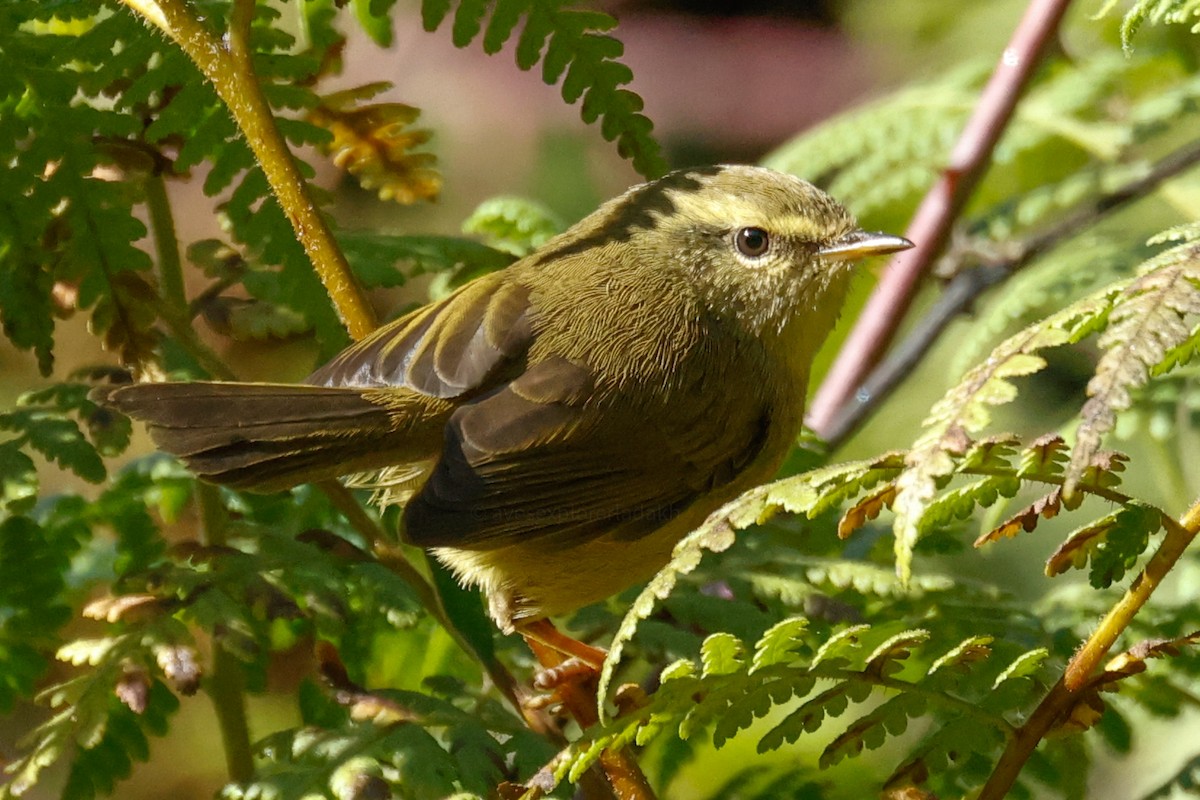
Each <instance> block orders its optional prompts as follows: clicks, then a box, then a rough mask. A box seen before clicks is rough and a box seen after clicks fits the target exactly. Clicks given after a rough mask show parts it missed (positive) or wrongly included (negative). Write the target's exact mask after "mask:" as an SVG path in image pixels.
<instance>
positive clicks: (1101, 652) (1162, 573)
mask: <svg viewBox="0 0 1200 800" xmlns="http://www.w3.org/2000/svg"><path fill="white" fill-rule="evenodd" d="M1166 522H1168V523H1169V524H1168V525H1167V533H1166V536H1165V537H1164V538H1163V542H1162V544H1161V545H1159V547H1158V550H1156V551H1155V552H1154V555H1152V556H1151V557H1150V560H1149V561H1147V562H1146V566H1145V568H1144V569H1143V570H1142V571H1141V573H1140V574H1139V575H1138V577H1137V578H1136V579H1135V580H1134V582H1133V583H1132V584H1131V585H1130V587H1129V590H1128V591H1127V592H1126V593H1125V596H1124V597H1122V598H1121V600H1120V602H1118V603H1117V604H1116V605H1115V606H1113V608H1112V610H1111V611H1109V612H1108V615H1107V616H1105V618H1104V620H1103V621H1102V622H1101V623H1100V625H1099V626H1098V627H1097V628H1096V631H1095V632H1094V633H1093V634H1092V635H1091V636H1090V637H1088V640H1087V641H1086V642H1085V643H1084V645H1083V647H1081V648H1080V649H1079V651H1078V652H1077V653H1076V654H1075V657H1074V658H1072V659H1071V663H1070V664H1068V665H1067V669H1066V671H1065V672H1064V673H1063V675H1062V677H1061V678H1059V679H1058V683H1056V684H1054V686H1053V687H1052V688H1051V689H1050V691H1049V692H1047V693H1046V696H1045V697H1044V698H1042V702H1041V703H1039V704H1038V707H1037V708H1036V709H1034V711H1033V713H1032V714H1031V715H1030V716H1029V719H1028V720H1026V721H1025V724H1024V725H1022V726H1021V727H1020V728H1018V729H1017V731H1016V734H1015V735H1014V736H1013V737H1012V738H1010V739H1009V741H1008V745H1007V746H1006V747H1005V748H1004V752H1003V753H1002V754H1001V755H1000V760H999V761H997V762H996V768H995V769H993V770H992V774H991V776H989V777H988V781H987V783H986V784H985V785H984V787H983V790H982V791H981V792H980V793H979V797H978V800H1003V798H1004V797H1007V796H1008V791H1009V789H1011V788H1012V785H1013V783H1015V782H1016V780H1017V775H1018V774H1020V772H1021V769H1022V767H1024V766H1025V762H1026V761H1028V760H1029V756H1030V755H1032V753H1033V751H1034V749H1036V748H1037V746H1038V743H1039V742H1041V741H1042V739H1043V738H1044V737H1045V736H1046V734H1047V733H1048V732H1049V731H1050V729H1051V728H1053V727H1054V725H1055V724H1056V723H1057V722H1058V721H1059V720H1061V719H1062V718H1063V717H1064V716H1065V715H1066V714H1067V713H1068V712H1069V711H1070V709H1071V707H1072V706H1073V705H1074V704H1075V703H1077V702H1078V701H1079V699H1080V697H1081V696H1082V695H1081V694H1080V693H1079V689H1081V688H1083V687H1084V686H1086V684H1087V680H1088V679H1089V678H1090V677H1091V675H1092V672H1093V671H1094V670H1095V668H1096V665H1097V664H1098V663H1099V662H1100V659H1102V658H1104V656H1105V655H1106V654H1107V653H1108V650H1109V648H1111V647H1112V645H1113V643H1114V642H1115V641H1116V640H1117V637H1118V636H1119V635H1120V634H1121V633H1122V632H1123V631H1124V630H1125V629H1126V627H1128V625H1129V623H1130V621H1131V620H1132V619H1133V617H1134V615H1135V614H1136V613H1137V612H1138V611H1139V610H1140V609H1141V608H1142V606H1144V605H1145V604H1146V601H1147V600H1149V599H1150V595H1151V594H1152V593H1153V592H1154V590H1155V589H1156V588H1157V587H1158V585H1159V584H1160V583H1162V580H1163V578H1164V577H1166V575H1167V573H1168V572H1169V571H1170V570H1171V568H1172V567H1173V566H1174V565H1175V563H1176V562H1177V561H1178V560H1179V557H1180V556H1182V555H1183V553H1184V551H1185V550H1187V547H1188V545H1189V544H1191V542H1192V540H1193V539H1195V537H1196V534H1197V533H1198V532H1200V502H1197V503H1195V504H1194V505H1193V506H1192V507H1191V508H1189V509H1188V511H1187V513H1186V514H1184V515H1183V518H1182V519H1181V520H1180V521H1179V522H1175V521H1174V520H1171V519H1167V520H1166Z"/></svg>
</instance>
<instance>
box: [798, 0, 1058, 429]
mask: <svg viewBox="0 0 1200 800" xmlns="http://www.w3.org/2000/svg"><path fill="white" fill-rule="evenodd" d="M1068 5H1070V0H1032V2H1030V4H1029V6H1028V8H1027V9H1026V10H1025V16H1024V17H1023V18H1022V19H1021V22H1020V24H1018V26H1017V29H1016V31H1014V33H1013V36H1012V39H1011V40H1010V41H1009V44H1008V46H1007V47H1005V48H1004V52H1003V53H1002V54H1001V56H1000V61H999V63H998V64H997V65H996V69H995V71H994V72H993V73H992V77H991V79H990V80H989V81H988V84H987V86H986V87H984V90H983V94H982V96H981V97H980V99H979V105H978V106H976V108H975V113H974V114H972V116H971V119H970V120H968V121H967V125H966V127H965V128H964V129H963V132H962V135H961V136H960V137H959V139H958V143H957V144H956V145H955V147H954V150H953V152H952V153H951V154H950V161H949V164H947V166H946V168H945V169H944V170H943V171H942V175H941V178H940V179H939V180H938V182H937V183H936V184H935V185H934V186H933V188H932V189H930V190H929V193H928V194H926V195H925V199H924V200H922V201H921V205H920V206H919V207H918V208H917V212H916V214H915V215H914V216H913V219H912V222H911V223H910V224H909V226H908V230H907V231H906V232H905V234H904V235H905V236H906V237H907V238H909V239H911V240H912V241H913V242H915V243H916V247H914V248H913V249H912V250H908V251H906V252H904V253H903V254H902V255H899V256H896V257H895V258H893V259H892V261H891V262H890V263H889V264H888V267H887V269H886V270H885V271H884V273H883V276H882V277H881V278H880V279H879V284H878V285H877V286H876V287H875V291H874V292H872V293H871V297H870V298H869V299H868V300H867V305H866V306H865V307H864V308H863V311H862V314H861V315H859V318H858V322H857V324H856V325H855V326H854V329H853V330H852V331H851V332H850V336H849V337H848V338H847V339H846V342H845V344H843V345H842V349H841V352H839V353H838V357H837V359H836V360H835V362H834V364H833V366H832V367H831V368H830V370H829V374H828V375H827V376H826V377H825V381H824V382H823V383H822V384H821V387H820V389H818V390H817V394H816V397H814V398H813V402H812V406H811V407H810V409H809V413H808V420H807V422H808V426H809V427H810V428H812V429H813V430H814V431H816V432H817V434H818V435H820V436H821V437H822V438H823V439H825V440H826V441H828V440H829V439H830V435H829V434H830V430H831V428H832V423H833V420H834V418H835V417H836V416H837V414H838V413H839V411H840V410H841V408H842V407H843V406H845V405H846V404H847V403H848V402H850V401H851V400H852V398H853V397H854V395H855V393H856V392H858V390H859V387H860V386H861V385H862V382H863V379H864V378H865V377H866V375H867V373H868V372H869V371H870V370H871V368H872V367H874V366H875V365H876V364H877V363H878V362H879V359H880V358H881V357H882V355H883V353H884V351H885V350H886V349H887V346H888V344H889V343H890V342H891V341H892V339H893V337H894V336H895V335H896V330H897V329H898V328H899V326H900V323H901V321H902V320H903V319H904V316H905V314H906V313H907V311H908V308H909V306H910V305H911V304H912V301H913V298H914V297H915V296H916V292H917V288H918V284H919V283H920V281H921V279H922V278H923V277H924V276H925V275H926V273H928V272H929V270H930V268H931V267H932V265H933V263H934V259H935V258H937V256H938V255H939V254H940V253H941V252H942V249H943V247H944V246H945V244H946V241H947V239H948V238H949V235H950V229H951V227H952V226H953V224H954V222H955V220H957V219H958V216H959V215H960V214H961V213H962V210H963V208H964V207H965V206H966V204H967V201H968V200H969V199H970V197H971V194H972V193H973V192H974V190H975V187H976V185H978V183H979V181H980V180H981V179H982V178H983V175H984V172H985V171H986V170H987V167H988V166H989V164H990V161H991V155H992V149H993V148H994V147H995V145H996V142H997V141H998V140H999V139H1000V135H1001V134H1002V133H1003V132H1004V130H1005V128H1006V127H1007V126H1008V122H1009V120H1010V119H1011V118H1012V113H1013V109H1015V108H1016V105H1017V99H1018V97H1019V96H1020V95H1021V93H1022V91H1023V90H1024V89H1025V87H1026V86H1027V85H1028V83H1029V79H1030V77H1031V76H1032V75H1033V70H1034V67H1036V66H1037V64H1038V62H1039V61H1041V58H1042V56H1043V54H1044V53H1045V52H1046V51H1047V50H1048V49H1049V46H1050V43H1051V42H1052V41H1053V39H1054V34H1055V32H1056V31H1057V30H1058V24H1059V22H1060V21H1061V20H1062V17H1063V14H1064V13H1065V12H1066V10H1067V6H1068Z"/></svg>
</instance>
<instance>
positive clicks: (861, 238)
mask: <svg viewBox="0 0 1200 800" xmlns="http://www.w3.org/2000/svg"><path fill="white" fill-rule="evenodd" d="M912 246H913V243H912V242H910V241H909V240H908V239H905V238H904V237H903V236H892V235H890V234H886V233H867V232H866V231H851V232H850V233H847V234H846V235H845V236H842V237H840V238H839V239H837V240H836V241H834V242H832V243H830V244H828V245H826V246H825V247H822V248H821V249H820V250H819V251H818V252H819V253H820V254H821V257H822V258H828V259H832V260H834V261H852V260H854V259H859V258H866V257H868V256H885V255H887V254H888V253H898V252H899V251H901V250H907V249H908V248H910V247H912Z"/></svg>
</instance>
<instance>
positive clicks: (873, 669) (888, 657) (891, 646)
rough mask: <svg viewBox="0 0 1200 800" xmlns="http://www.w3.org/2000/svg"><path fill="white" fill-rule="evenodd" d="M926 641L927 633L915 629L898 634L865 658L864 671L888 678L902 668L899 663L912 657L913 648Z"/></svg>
mask: <svg viewBox="0 0 1200 800" xmlns="http://www.w3.org/2000/svg"><path fill="white" fill-rule="evenodd" d="M927 641H929V631H925V630H920V629H917V630H911V631H904V632H903V633H898V634H896V635H895V636H893V637H891V638H890V639H888V640H887V641H885V642H883V643H882V644H880V645H879V646H878V647H876V648H875V650H874V651H873V652H872V653H871V655H869V656H867V666H866V669H865V670H864V671H865V672H866V673H868V674H870V675H874V676H877V677H880V678H890V677H891V676H892V675H894V674H895V673H896V672H898V671H899V670H900V669H901V668H902V666H903V665H902V664H901V663H900V662H902V661H905V660H906V659H907V658H908V657H909V656H910V655H912V650H913V648H914V647H917V646H918V645H921V644H924V643H925V642H927Z"/></svg>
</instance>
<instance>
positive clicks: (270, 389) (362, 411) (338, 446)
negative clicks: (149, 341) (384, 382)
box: [93, 382, 440, 491]
mask: <svg viewBox="0 0 1200 800" xmlns="http://www.w3.org/2000/svg"><path fill="white" fill-rule="evenodd" d="M368 391H371V390H368ZM374 395H375V396H376V401H372V400H371V399H368V398H367V397H366V396H364V390H363V389H357V388H352V387H344V388H343V387H337V388H334V387H325V386H308V385H295V384H269V383H206V382H188V383H152V384H135V385H131V386H121V387H116V388H104V389H98V390H96V392H94V393H93V397H94V399H96V400H97V401H98V402H100V403H103V404H104V405H107V406H110V407H112V408H115V409H116V410H118V411H120V412H122V413H124V414H127V415H128V416H130V417H133V418H134V419H138V420H141V421H143V422H145V423H146V424H147V425H148V426H149V428H150V434H151V436H152V437H153V438H154V441H155V443H156V444H157V445H158V446H159V447H160V448H161V449H162V450H165V451H166V452H168V453H171V454H173V455H176V456H178V457H179V458H181V459H182V460H183V461H184V463H186V464H187V465H188V468H189V469H191V470H192V471H193V472H195V473H196V474H197V475H199V476H201V477H203V478H205V479H207V480H210V481H212V482H214V483H220V484H225V485H227V486H233V487H235V488H253V489H258V490H261V491H276V490H279V489H285V488H287V487H289V486H294V485H296V484H298V483H306V482H311V481H318V480H324V479H326V478H333V477H337V476H339V475H346V474H350V473H355V472H364V471H368V470H373V469H379V468H381V467H385V466H389V465H393V464H397V463H403V462H405V461H409V460H414V461H415V460H420V459H421V458H425V457H427V454H425V453H423V452H422V450H423V447H422V441H421V440H422V439H424V438H427V437H422V436H420V435H416V436H414V435H413V434H414V433H418V432H416V431H413V430H411V429H410V430H405V429H404V428H405V427H406V426H405V425H403V424H398V422H397V415H396V413H395V412H394V410H393V409H391V408H390V407H389V405H386V404H383V403H381V402H378V390H374ZM437 440H438V441H440V433H438V434H437Z"/></svg>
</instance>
